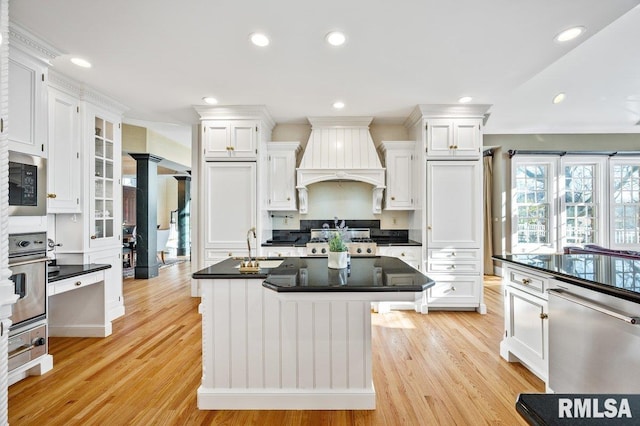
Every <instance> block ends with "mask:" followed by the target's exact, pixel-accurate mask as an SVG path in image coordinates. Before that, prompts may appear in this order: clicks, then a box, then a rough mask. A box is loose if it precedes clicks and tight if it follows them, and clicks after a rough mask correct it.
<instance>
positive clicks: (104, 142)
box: [89, 115, 122, 248]
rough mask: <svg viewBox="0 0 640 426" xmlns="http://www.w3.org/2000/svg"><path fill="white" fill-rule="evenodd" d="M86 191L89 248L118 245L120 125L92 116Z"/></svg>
mask: <svg viewBox="0 0 640 426" xmlns="http://www.w3.org/2000/svg"><path fill="white" fill-rule="evenodd" d="M89 123H90V126H91V125H93V127H92V128H91V129H90V133H91V134H92V143H91V154H92V155H91V160H90V163H89V167H90V175H91V181H90V187H89V194H90V197H89V209H90V212H89V215H90V224H89V229H90V235H89V238H90V241H89V246H90V247H91V248H96V247H108V246H112V247H113V246H114V245H119V244H120V241H121V240H120V238H121V237H120V234H121V233H122V228H121V222H122V221H121V220H119V218H120V217H121V215H122V195H121V192H122V187H121V181H120V175H121V161H122V159H121V155H122V153H121V145H120V123H118V122H116V121H115V120H114V119H111V118H104V117H103V116H99V115H93V116H92V119H91V120H89Z"/></svg>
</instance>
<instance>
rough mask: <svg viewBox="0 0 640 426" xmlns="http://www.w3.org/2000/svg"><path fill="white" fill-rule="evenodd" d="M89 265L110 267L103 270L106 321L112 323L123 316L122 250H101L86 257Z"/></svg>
mask: <svg viewBox="0 0 640 426" xmlns="http://www.w3.org/2000/svg"><path fill="white" fill-rule="evenodd" d="M88 262H89V263H99V264H107V265H111V268H109V269H105V270H104V288H105V309H106V314H107V320H108V321H112V320H114V319H116V318H118V317H121V316H123V315H124V298H123V294H122V249H121V248H120V247H118V248H117V249H110V250H102V251H97V252H91V253H89V255H88Z"/></svg>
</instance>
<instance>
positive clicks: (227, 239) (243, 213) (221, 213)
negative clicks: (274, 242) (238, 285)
mask: <svg viewBox="0 0 640 426" xmlns="http://www.w3.org/2000/svg"><path fill="white" fill-rule="evenodd" d="M203 167H204V170H203V180H202V187H201V191H202V192H201V200H202V204H203V205H202V209H203V210H202V213H203V216H202V217H203V218H204V248H205V249H217V250H221V251H222V253H224V252H229V253H233V252H236V251H237V250H244V251H243V252H242V256H244V255H247V253H246V249H247V232H248V231H249V229H251V228H252V227H254V226H256V218H257V209H256V200H257V199H256V163H254V162H211V163H204V166H203ZM254 244H255V239H253V240H252V247H253V245H254ZM254 248H255V247H254ZM254 253H255V252H254ZM205 260H206V261H208V259H205Z"/></svg>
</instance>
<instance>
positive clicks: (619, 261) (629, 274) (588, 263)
mask: <svg viewBox="0 0 640 426" xmlns="http://www.w3.org/2000/svg"><path fill="white" fill-rule="evenodd" d="M493 258H494V259H496V260H502V261H504V262H508V263H512V264H514V265H520V266H525V267H528V268H532V269H537V270H539V271H541V272H547V273H549V274H551V275H553V276H554V277H556V279H558V280H560V281H566V282H569V283H572V284H576V285H578V286H581V287H585V288H588V289H591V290H595V291H597V292H600V293H605V294H609V295H612V296H616V297H619V298H622V299H625V300H629V301H632V302H636V303H640V260H635V259H628V258H624V257H618V256H609V255H601V254H510V255H494V256H493Z"/></svg>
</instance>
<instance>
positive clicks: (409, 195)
mask: <svg viewBox="0 0 640 426" xmlns="http://www.w3.org/2000/svg"><path fill="white" fill-rule="evenodd" d="M380 150H381V151H382V153H383V154H384V158H385V167H386V173H387V183H386V185H387V188H386V189H385V210H413V209H414V208H415V202H414V199H415V194H414V191H413V175H414V152H415V142H382V144H381V145H380Z"/></svg>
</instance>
